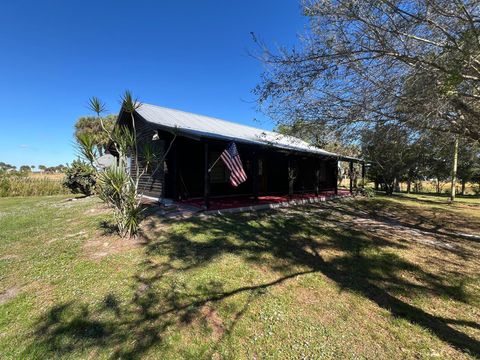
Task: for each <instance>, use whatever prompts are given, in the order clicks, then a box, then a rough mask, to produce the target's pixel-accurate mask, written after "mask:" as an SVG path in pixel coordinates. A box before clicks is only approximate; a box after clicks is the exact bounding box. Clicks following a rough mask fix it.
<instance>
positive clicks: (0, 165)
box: [0, 162, 17, 171]
mask: <svg viewBox="0 0 480 360" xmlns="http://www.w3.org/2000/svg"><path fill="white" fill-rule="evenodd" d="M16 168H17V167H16V166H13V165H10V164H7V163H4V162H0V170H3V171H12V170H15V169H16Z"/></svg>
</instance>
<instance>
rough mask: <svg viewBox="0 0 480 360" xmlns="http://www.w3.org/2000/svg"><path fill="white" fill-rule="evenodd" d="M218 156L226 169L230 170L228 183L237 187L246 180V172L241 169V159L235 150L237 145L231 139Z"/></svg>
mask: <svg viewBox="0 0 480 360" xmlns="http://www.w3.org/2000/svg"><path fill="white" fill-rule="evenodd" d="M220 158H221V159H222V160H223V162H224V163H225V165H226V166H227V168H228V170H230V183H231V184H232V186H234V187H237V186H238V185H240V184H241V183H243V182H245V181H246V180H247V174H246V173H245V170H244V169H243V165H242V160H241V159H240V155H239V153H238V150H237V146H236V145H235V143H234V142H233V141H232V142H231V143H230V144H228V146H227V148H226V149H225V150H224V151H223V152H222V154H221V155H220Z"/></svg>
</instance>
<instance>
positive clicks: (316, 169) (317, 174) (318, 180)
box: [314, 158, 320, 196]
mask: <svg viewBox="0 0 480 360" xmlns="http://www.w3.org/2000/svg"><path fill="white" fill-rule="evenodd" d="M314 167H315V196H318V185H319V182H320V169H319V161H318V159H317V158H315V165H314Z"/></svg>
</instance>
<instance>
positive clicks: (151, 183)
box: [130, 119, 165, 198]
mask: <svg viewBox="0 0 480 360" xmlns="http://www.w3.org/2000/svg"><path fill="white" fill-rule="evenodd" d="M135 125H136V129H137V147H138V152H139V173H140V174H141V173H142V172H143V171H144V170H145V167H144V166H143V162H142V147H143V146H144V145H145V144H150V145H151V146H152V147H153V150H154V151H155V153H156V155H157V159H161V158H162V157H163V152H164V150H165V149H164V147H165V142H164V141H163V140H155V141H153V140H152V136H153V134H154V133H155V128H154V127H152V126H151V125H150V124H148V123H146V122H145V121H143V120H141V119H135ZM157 167H158V169H157ZM130 172H131V174H132V177H133V178H134V179H136V176H137V168H136V164H135V161H133V159H132V161H131V166H130ZM164 180H165V169H164V164H153V166H152V165H151V166H149V168H148V169H147V171H145V172H144V173H143V175H141V176H140V180H139V182H138V183H139V187H138V188H139V192H140V193H143V194H144V195H146V196H151V197H155V198H161V197H163V196H164V184H165V181H164Z"/></svg>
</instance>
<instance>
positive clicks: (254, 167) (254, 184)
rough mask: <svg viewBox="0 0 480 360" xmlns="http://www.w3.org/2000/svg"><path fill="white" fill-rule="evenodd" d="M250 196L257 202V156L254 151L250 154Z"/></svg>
mask: <svg viewBox="0 0 480 360" xmlns="http://www.w3.org/2000/svg"><path fill="white" fill-rule="evenodd" d="M252 155H253V156H252V194H253V200H254V201H255V202H257V201H258V155H257V152H256V151H255V150H254V151H253V153H252Z"/></svg>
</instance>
